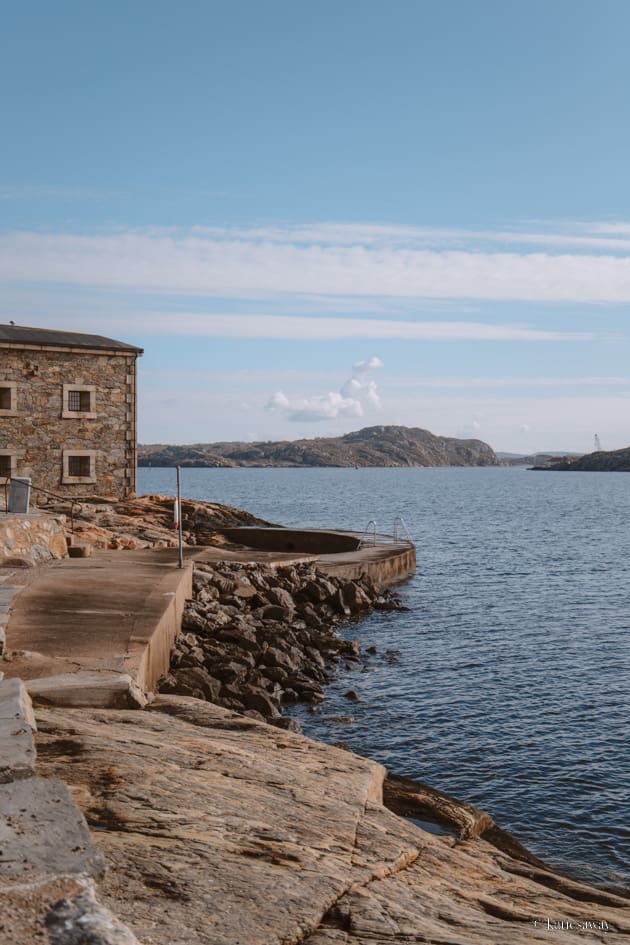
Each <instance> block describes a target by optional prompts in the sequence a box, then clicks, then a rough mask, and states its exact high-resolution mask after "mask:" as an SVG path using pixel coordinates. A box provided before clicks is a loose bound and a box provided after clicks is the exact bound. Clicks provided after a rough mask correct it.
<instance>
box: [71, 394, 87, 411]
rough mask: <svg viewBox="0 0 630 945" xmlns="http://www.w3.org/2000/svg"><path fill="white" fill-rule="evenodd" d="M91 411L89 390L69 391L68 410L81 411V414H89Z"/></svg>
mask: <svg viewBox="0 0 630 945" xmlns="http://www.w3.org/2000/svg"><path fill="white" fill-rule="evenodd" d="M90 409H91V397H90V392H89V390H69V391H68V410H79V411H81V413H89V411H90Z"/></svg>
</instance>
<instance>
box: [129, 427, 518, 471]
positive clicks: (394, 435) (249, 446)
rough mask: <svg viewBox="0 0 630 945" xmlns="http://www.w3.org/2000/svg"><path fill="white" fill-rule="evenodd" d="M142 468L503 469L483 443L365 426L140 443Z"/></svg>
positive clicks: (415, 429) (406, 429)
mask: <svg viewBox="0 0 630 945" xmlns="http://www.w3.org/2000/svg"><path fill="white" fill-rule="evenodd" d="M138 465H140V466H213V467H216V466H228V467H229V466H294V467H295V466H341V467H343V466H345V467H353V466H500V465H501V460H500V459H499V458H498V457H497V456H496V454H495V452H494V450H493V449H492V448H491V447H490V446H488V444H487V443H484V442H483V441H482V440H474V439H473V440H460V439H457V438H455V437H448V436H436V435H435V434H434V433H430V432H429V431H428V430H422V429H420V428H419V427H400V426H376V427H365V428H364V429H362V430H357V431H356V432H355V433H346V434H345V435H344V436H336V437H316V438H315V439H312V440H311V439H308V440H292V441H288V440H286V441H281V442H278V443H274V442H262V443H194V444H191V445H188V446H173V445H171V446H168V445H164V444H153V445H147V444H145V445H142V444H141V445H139V447H138Z"/></svg>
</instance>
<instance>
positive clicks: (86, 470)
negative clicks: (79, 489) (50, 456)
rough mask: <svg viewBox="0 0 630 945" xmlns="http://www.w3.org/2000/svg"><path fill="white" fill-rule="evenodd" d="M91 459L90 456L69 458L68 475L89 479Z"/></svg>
mask: <svg viewBox="0 0 630 945" xmlns="http://www.w3.org/2000/svg"><path fill="white" fill-rule="evenodd" d="M90 473H91V469H90V457H89V456H69V457H68V475H69V476H73V477H74V476H77V477H79V476H80V477H82V478H84V479H87V478H88V477H89V476H90Z"/></svg>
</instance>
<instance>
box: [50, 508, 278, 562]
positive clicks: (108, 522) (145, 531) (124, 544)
mask: <svg viewBox="0 0 630 945" xmlns="http://www.w3.org/2000/svg"><path fill="white" fill-rule="evenodd" d="M46 509H47V510H49V511H53V512H56V513H63V514H65V516H66V528H67V531H68V539H69V541H70V544H71V547H72V546H73V545H74V546H75V547H76V546H79V547H81V546H82V545H85V544H86V543H87V544H89V545H90V546H92V547H94V548H112V549H129V548H174V547H176V545H177V543H178V540H179V539H178V534H177V531H176V530H175V529H174V527H173V499H172V498H170V497H168V496H163V495H145V496H137V497H136V498H131V499H123V500H121V501H119V502H115V501H111V500H110V501H108V500H106V499H102V498H99V497H98V496H94V498H93V500H90V501H81V502H72V503H71V502H68V501H67V500H61V501H53V500H51V501H50V502H48V504H47V505H46ZM181 520H182V537H183V539H184V542H185V543H186V544H187V545H216V544H223V543H224V538H223V536H222V534H221V530H222V529H223V528H233V527H235V526H238V525H267V524H269V523H268V522H265V521H263V520H262V519H259V518H256V517H255V516H254V515H250V513H249V512H245V511H243V510H242V509H235V508H232V507H231V506H228V505H219V504H218V503H215V502H196V501H194V500H193V499H183V500H182V509H181Z"/></svg>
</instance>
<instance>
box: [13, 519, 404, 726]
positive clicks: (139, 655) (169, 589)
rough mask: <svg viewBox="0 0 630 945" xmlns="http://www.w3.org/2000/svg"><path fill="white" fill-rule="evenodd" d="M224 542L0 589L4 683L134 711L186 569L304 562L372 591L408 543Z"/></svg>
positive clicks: (183, 593)
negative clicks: (15, 681)
mask: <svg viewBox="0 0 630 945" xmlns="http://www.w3.org/2000/svg"><path fill="white" fill-rule="evenodd" d="M225 534H226V537H227V538H228V540H230V539H232V540H234V539H236V538H237V539H238V541H239V545H238V546H235V545H231V546H229V547H204V548H199V547H196V548H195V547H187V548H185V549H184V567H183V568H181V569H180V568H179V567H178V554H177V549H174V548H159V549H141V550H134V551H98V552H95V553H94V554H93V555H91V556H88V557H78V558H63V559H61V560H58V561H54V562H52V563H50V564H48V565H47V566H46V567H45V568H43V569H41V571H39V572H38V573H37V574H36V575H34V576H30V580H29V582H28V583H27V584H26V586H24V587H15V586H13V587H8V588H6V589H5V591H4V593H5V596H7V599H10V601H11V604H10V612H9V614H8V620H7V619H6V618H5V620H6V629H5V635H6V649H7V652H8V653H10V654H11V655H10V656H9V661H6V656H5V662H3V663H2V667H3V671H4V675H5V676H6V677H7V678H21V679H23V680H24V681H25V684H26V687H27V689H28V692H29V694H30V696H31V697H32V698H33V699H34V700H36V701H37V702H38V703H40V704H49V705H60V706H79V705H84V706H100V707H123V708H124V707H138V708H140V707H143V706H145V705H146V704H147V702H148V700H149V698H150V697H149V694H150V693H152V692H153V691H154V690H155V688H156V684H157V681H158V679H159V678H160V676H161V675H162V674H163V673H165V672H166V671H167V670H168V666H169V657H170V653H171V651H172V649H173V646H174V645H175V641H176V639H177V636H178V634H179V632H180V628H181V618H182V613H183V610H184V604H185V601H186V600H187V599H188V598H190V597H191V596H192V574H193V568H194V566H195V563H206V564H207V563H212V562H213V561H214V562H219V561H232V562H241V563H243V564H251V563H255V562H258V563H261V564H264V565H267V566H273V567H282V566H288V565H291V564H298V563H304V562H312V563H316V565H317V568H318V569H320V570H322V571H325V572H326V573H327V574H329V575H333V576H337V577H340V578H344V579H345V580H356V579H358V578H360V577H369V578H370V579H371V580H372V581H373V582H374V584H376V585H377V586H381V587H385V586H388V585H391V584H393V583H397V582H399V581H402V580H404V579H405V578H407V577H408V576H409V575H410V574H411V573H412V572H413V570H414V569H415V548H414V547H413V545H411V544H410V543H401V544H396V545H394V544H387V545H380V544H378V543H372V544H370V545H368V546H367V547H364V546H362V544H361V542H360V541H358V540H357V538H356V536H350V535H347V534H345V533H335V532H323V531H316V530H309V531H297V530H289V529H287V530H285V529H264V528H245V529H234V530H226V533H225ZM288 545H290V546H291V547H290V548H288V547H287V546H288ZM261 546H263V547H261Z"/></svg>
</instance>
